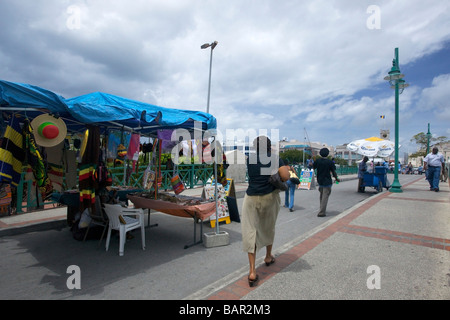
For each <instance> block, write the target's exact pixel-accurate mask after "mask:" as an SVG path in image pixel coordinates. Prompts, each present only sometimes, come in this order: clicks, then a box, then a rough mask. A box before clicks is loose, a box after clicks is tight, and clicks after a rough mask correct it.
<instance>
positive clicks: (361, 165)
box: [358, 156, 369, 193]
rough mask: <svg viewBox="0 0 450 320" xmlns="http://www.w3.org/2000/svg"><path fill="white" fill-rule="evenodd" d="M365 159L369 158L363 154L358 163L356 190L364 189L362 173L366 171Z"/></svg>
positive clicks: (361, 190)
mask: <svg viewBox="0 0 450 320" xmlns="http://www.w3.org/2000/svg"><path fill="white" fill-rule="evenodd" d="M367 161H369V158H368V157H367V156H365V157H364V158H363V160H362V161H361V162H360V163H359V165H358V192H363V193H364V192H365V191H364V173H365V172H366V171H367Z"/></svg>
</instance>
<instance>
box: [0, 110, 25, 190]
mask: <svg viewBox="0 0 450 320" xmlns="http://www.w3.org/2000/svg"><path fill="white" fill-rule="evenodd" d="M24 160H25V151H24V149H23V136H22V129H21V128H20V124H19V119H18V118H17V117H16V116H13V117H11V121H10V123H9V124H8V125H7V127H6V131H5V136H4V137H3V139H2V142H1V146H0V182H5V183H11V184H12V185H13V186H15V187H17V186H18V185H19V182H20V176H21V174H22V164H23V161H24Z"/></svg>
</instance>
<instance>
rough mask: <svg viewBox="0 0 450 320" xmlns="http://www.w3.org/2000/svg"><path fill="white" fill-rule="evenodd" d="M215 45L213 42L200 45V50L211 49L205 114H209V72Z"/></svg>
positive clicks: (215, 42)
mask: <svg viewBox="0 0 450 320" xmlns="http://www.w3.org/2000/svg"><path fill="white" fill-rule="evenodd" d="M217 44H218V42H217V41H214V42H212V43H205V44H202V46H201V47H200V48H201V49H207V48H209V47H211V57H210V59H209V83H208V101H207V104H206V113H209V99H210V96H211V71H212V57H213V50H214V48H215V47H216V46H217Z"/></svg>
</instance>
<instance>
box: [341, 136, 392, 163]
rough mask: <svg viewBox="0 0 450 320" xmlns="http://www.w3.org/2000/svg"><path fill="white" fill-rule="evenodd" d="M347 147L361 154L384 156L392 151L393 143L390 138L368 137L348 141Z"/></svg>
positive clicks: (387, 155)
mask: <svg viewBox="0 0 450 320" xmlns="http://www.w3.org/2000/svg"><path fill="white" fill-rule="evenodd" d="M399 147H400V146H399ZM347 149H348V150H350V151H352V152H356V153H358V154H361V155H363V156H368V157H380V158H385V157H389V156H390V155H391V154H392V152H394V150H395V143H394V142H392V141H390V140H383V139H380V138H377V137H370V138H367V139H360V140H354V141H352V142H350V143H349V144H348V145H347Z"/></svg>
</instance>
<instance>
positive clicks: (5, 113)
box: [0, 80, 216, 219]
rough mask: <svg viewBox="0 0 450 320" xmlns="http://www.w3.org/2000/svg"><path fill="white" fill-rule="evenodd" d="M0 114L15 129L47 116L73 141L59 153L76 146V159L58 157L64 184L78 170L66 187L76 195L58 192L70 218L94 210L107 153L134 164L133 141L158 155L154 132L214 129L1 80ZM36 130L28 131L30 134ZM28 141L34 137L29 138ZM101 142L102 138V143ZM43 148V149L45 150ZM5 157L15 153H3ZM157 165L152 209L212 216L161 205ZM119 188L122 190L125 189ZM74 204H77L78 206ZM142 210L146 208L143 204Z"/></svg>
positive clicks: (126, 102)
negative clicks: (143, 141) (149, 144)
mask: <svg viewBox="0 0 450 320" xmlns="http://www.w3.org/2000/svg"><path fill="white" fill-rule="evenodd" d="M0 111H1V116H2V118H1V119H0V120H1V121H0V123H1V124H2V125H4V124H8V125H9V122H12V119H15V120H17V121H18V127H23V126H24V124H26V123H27V121H32V120H33V119H34V118H37V117H39V116H41V115H49V116H51V117H53V118H54V119H55V120H58V121H59V120H61V121H63V123H64V125H65V127H66V130H67V137H71V138H72V140H71V141H67V140H68V139H63V140H64V142H63V149H65V147H67V144H68V145H69V146H70V147H72V146H75V145H77V147H78V149H77V153H74V152H71V153H70V154H69V155H67V154H63V155H62V157H63V158H64V159H65V160H64V163H65V165H68V164H69V163H70V164H71V166H72V167H71V168H67V167H66V168H64V173H65V174H66V175H67V176H66V181H67V180H68V173H69V172H71V173H72V174H73V173H74V170H73V169H74V168H73V166H74V165H76V166H77V167H78V170H79V174H78V176H79V178H78V181H76V182H77V183H74V182H73V179H72V183H71V184H70V186H76V185H78V190H77V189H68V190H61V191H60V192H59V200H58V201H60V203H62V204H66V205H68V208H69V209H70V208H72V209H71V210H72V211H73V212H75V211H83V210H84V209H86V208H89V207H90V208H92V210H95V205H94V204H95V197H96V195H97V194H98V192H99V185H98V184H99V182H102V183H103V187H105V186H107V184H105V181H100V171H99V169H100V167H102V164H103V163H106V158H107V156H108V155H107V153H108V152H110V153H111V152H112V154H113V156H114V155H116V154H117V155H118V156H120V157H122V158H123V159H127V160H130V161H133V159H134V157H135V155H136V153H138V150H139V144H138V146H136V144H134V149H133V151H130V148H131V147H130V146H131V145H132V141H136V139H137V141H139V139H140V138H141V137H144V136H145V137H149V138H151V139H152V141H153V143H154V144H153V145H154V149H153V150H152V151H153V152H154V154H156V155H158V154H159V155H160V150H161V142H162V139H160V138H158V132H160V131H161V130H167V129H184V130H185V131H186V132H189V134H191V136H194V135H197V137H198V136H200V137H202V133H203V132H204V131H206V130H211V129H215V128H216V119H215V118H214V117H213V116H211V115H210V114H207V113H204V112H198V111H190V110H180V109H168V108H162V107H158V106H154V105H150V104H146V103H143V102H139V101H134V100H130V99H126V98H122V97H118V96H114V95H110V94H106V93H100V92H96V93H92V94H88V95H83V96H80V97H75V98H71V99H65V98H63V97H61V96H59V95H57V94H55V93H53V92H51V91H48V90H45V89H42V88H39V87H36V86H32V85H28V84H20V83H12V82H8V81H3V80H0ZM34 129H35V128H31V130H34ZM61 131H63V130H61ZM117 132H119V137H120V138H119V140H118V143H115V145H114V147H117V149H116V150H110V149H111V148H110V145H109V144H108V142H111V141H113V138H112V133H115V134H117ZM32 133H34V135H36V133H35V132H33V131H32ZM30 136H31V137H33V134H31V135H30ZM74 137H75V138H74ZM101 137H104V140H102V139H101ZM104 141H106V142H104ZM176 142H180V141H176ZM64 144H65V145H64ZM9 146H11V145H9ZM54 146H55V145H52V147H54ZM49 147H50V146H49ZM136 147H137V148H136ZM47 148H48V147H45V146H44V150H45V149H47ZM38 149H40V150H42V149H41V148H40V147H37V148H36V150H38ZM38 151H39V150H38ZM5 152H9V153H11V154H12V153H13V152H11V151H10V150H6V149H5ZM158 152H159V153H158ZM75 156H76V157H75ZM69 158H70V159H69ZM4 159H5V158H4V156H3V153H2V154H1V158H0V160H2V161H3V160H4ZM158 160H160V159H156V161H155V163H154V168H155V169H156V170H155V172H156V176H155V177H154V178H155V183H154V184H153V185H152V186H153V189H152V191H153V194H154V197H155V198H154V200H153V201H158V202H152V204H151V206H152V207H155V206H156V207H157V209H156V208H153V209H155V210H158V211H161V212H164V213H168V214H174V213H175V212H176V214H181V215H187V216H189V217H193V218H194V219H195V217H198V218H200V219H201V218H203V217H205V216H206V215H210V213H211V214H212V213H214V212H215V210H212V209H213V207H214V202H212V204H211V203H208V204H202V205H196V206H189V205H186V204H185V203H184V204H182V203H181V204H178V205H177V206H178V208H176V209H175V208H174V207H173V203H170V202H168V201H165V200H164V199H159V190H158V172H160V162H159V163H158ZM158 166H159V168H158ZM16 167H17V165H16ZM124 176H125V175H124ZM2 177H3V180H2V181H1V182H3V183H11V182H12V181H11V180H12V179H11V178H9V180H8V179H7V178H5V177H4V176H2ZM122 187H126V186H125V185H123V186H122ZM143 189H145V188H143ZM116 191H117V190H116ZM128 191H129V190H128ZM134 191H142V190H133V192H134ZM130 193H132V192H127V193H126V195H125V197H126V196H127V195H128V197H127V198H130V195H129V194H130ZM123 197H124V196H123ZM138 197H139V195H137V196H136V195H135V196H133V197H131V198H132V199H133V200H134V201H136V202H135V205H138V204H137V202H139V198H138ZM76 198H78V201H77V200H76ZM122 199H123V198H122ZM140 200H142V199H140ZM144 205H147V206H148V204H145V203H144ZM167 208H169V209H167ZM205 208H206V209H205ZM205 210H206V211H205Z"/></svg>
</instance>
